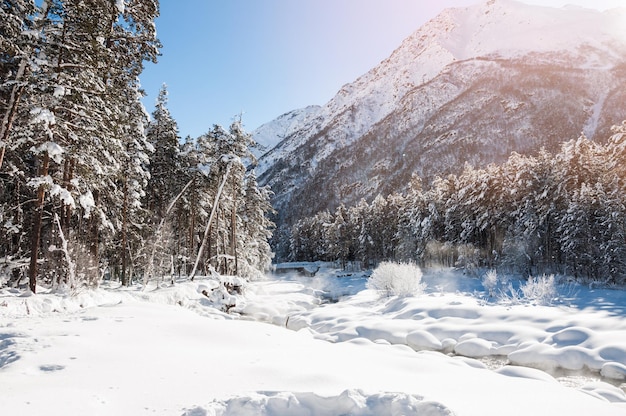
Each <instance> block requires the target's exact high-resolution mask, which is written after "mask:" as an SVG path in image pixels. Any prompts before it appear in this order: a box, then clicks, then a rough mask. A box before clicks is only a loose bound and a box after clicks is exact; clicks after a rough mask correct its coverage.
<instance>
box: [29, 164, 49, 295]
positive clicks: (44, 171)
mask: <svg viewBox="0 0 626 416" xmlns="http://www.w3.org/2000/svg"><path fill="white" fill-rule="evenodd" d="M49 166H50V156H49V155H48V152H45V153H44V155H43V161H42V164H41V168H40V169H39V176H47V175H48V167H49ZM45 196H46V187H45V185H43V184H41V185H39V188H38V189H37V205H36V207H35V215H34V217H33V227H32V234H31V245H30V268H29V270H28V286H29V287H30V291H31V292H33V293H36V292H37V261H38V260H39V244H40V242H41V223H42V219H43V208H44V200H45Z"/></svg>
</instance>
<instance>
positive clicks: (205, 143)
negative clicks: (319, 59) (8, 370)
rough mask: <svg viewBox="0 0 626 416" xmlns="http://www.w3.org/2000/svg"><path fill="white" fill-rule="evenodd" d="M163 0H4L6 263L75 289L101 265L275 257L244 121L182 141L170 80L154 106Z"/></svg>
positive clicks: (257, 261)
mask: <svg viewBox="0 0 626 416" xmlns="http://www.w3.org/2000/svg"><path fill="white" fill-rule="evenodd" d="M158 14H159V4H158V1H157V0H133V1H111V0H89V1H84V0H80V1H79V0H47V1H44V2H41V4H38V3H37V4H36V3H35V2H33V1H29V0H17V1H3V2H2V6H1V8H0V113H1V116H2V124H1V132H0V133H1V134H0V224H1V227H0V259H2V261H1V262H0V273H1V274H3V275H5V276H6V275H8V276H9V277H8V279H7V281H8V282H9V284H10V285H12V286H17V285H19V284H20V283H23V282H25V281H26V280H27V281H28V284H29V287H30V290H31V291H32V292H35V291H36V288H37V284H41V283H45V284H46V285H51V286H53V287H54V286H57V285H67V286H68V287H70V288H75V287H78V286H81V285H90V286H97V285H98V283H99V282H100V281H101V280H102V279H103V278H110V279H119V280H121V282H122V284H124V285H128V284H130V282H132V281H133V280H135V281H137V280H139V281H144V282H147V281H148V280H151V279H157V278H163V276H173V275H174V274H176V275H178V276H180V275H188V276H190V277H191V278H192V279H193V276H194V274H198V273H203V274H209V273H212V272H217V273H222V274H236V275H240V276H243V277H247V278H251V277H255V276H257V275H258V274H259V273H262V272H263V271H265V270H266V269H267V267H268V266H269V264H270V262H271V251H270V248H269V244H268V242H267V241H268V237H269V236H270V229H271V222H270V221H269V220H268V219H267V215H266V214H268V213H270V212H271V206H270V204H269V198H270V191H269V190H268V189H266V188H262V187H259V186H258V185H257V182H256V178H255V176H254V173H253V172H252V171H249V170H248V169H246V166H247V165H249V164H251V163H252V162H253V161H254V158H253V156H252V155H251V153H250V151H249V148H250V146H251V145H252V139H251V136H250V135H249V134H248V133H246V132H245V131H244V130H243V127H242V123H241V120H237V121H235V122H233V124H232V125H231V126H230V127H229V128H228V129H224V128H222V127H220V126H217V125H216V126H213V127H211V128H210V129H209V131H208V132H207V133H206V134H205V135H202V136H201V137H198V138H197V139H195V140H192V139H191V138H187V139H186V140H185V141H184V142H182V141H181V140H180V137H179V133H178V127H177V124H176V121H175V120H174V119H173V118H172V116H171V115H170V113H169V111H168V109H167V88H166V87H165V86H163V88H162V91H161V93H160V95H159V97H158V99H157V103H156V107H155V108H154V111H153V112H152V115H151V116H150V115H149V114H147V112H146V110H145V109H144V107H143V105H142V103H141V101H140V100H141V98H142V97H143V92H142V90H141V88H140V85H139V78H138V77H139V75H140V73H141V72H142V70H143V67H144V64H145V63H146V62H156V61H157V57H158V56H159V49H160V47H161V45H160V43H159V40H158V39H157V37H156V27H155V23H154V21H155V18H156V17H157V16H158Z"/></svg>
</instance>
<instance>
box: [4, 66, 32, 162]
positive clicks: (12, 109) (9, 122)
mask: <svg viewBox="0 0 626 416" xmlns="http://www.w3.org/2000/svg"><path fill="white" fill-rule="evenodd" d="M25 72H26V59H25V58H22V61H21V62H20V66H19V67H18V69H17V74H16V75H15V81H16V83H15V85H14V86H13V89H12V90H11V95H10V96H9V102H8V103H7V111H6V113H4V117H3V118H2V124H0V143H1V144H2V148H1V149H0V168H2V163H3V162H4V154H5V152H6V147H7V143H8V141H9V134H10V133H11V127H12V126H13V121H14V120H15V115H16V114H17V108H18V105H19V102H20V98H21V97H22V91H24V85H22V83H21V79H22V78H23V77H24V73H25Z"/></svg>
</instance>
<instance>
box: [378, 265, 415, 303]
mask: <svg viewBox="0 0 626 416" xmlns="http://www.w3.org/2000/svg"><path fill="white" fill-rule="evenodd" d="M425 286H426V285H425V284H424V283H422V270H421V269H420V268H419V266H417V265H415V264H413V263H392V262H382V263H380V265H379V266H378V267H377V268H376V269H374V271H373V272H372V275H371V276H370V278H369V280H368V282H367V287H368V289H374V290H377V291H379V292H382V293H384V294H385V295H386V296H414V295H419V294H420V293H422V292H423V291H424V288H425Z"/></svg>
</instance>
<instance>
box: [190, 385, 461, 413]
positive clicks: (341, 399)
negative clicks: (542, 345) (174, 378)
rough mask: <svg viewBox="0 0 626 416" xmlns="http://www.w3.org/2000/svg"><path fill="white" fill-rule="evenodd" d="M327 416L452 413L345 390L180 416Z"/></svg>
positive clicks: (217, 406) (403, 398)
mask: <svg viewBox="0 0 626 416" xmlns="http://www.w3.org/2000/svg"><path fill="white" fill-rule="evenodd" d="M286 414H289V415H311V416H315V415H329V414H337V415H343V414H349V415H355V416H369V415H372V416H373V415H377V416H396V415H397V416H400V415H407V414H419V415H423V416H451V415H453V414H454V413H453V412H452V411H450V410H449V409H448V408H447V407H446V406H444V405H443V404H441V403H437V402H431V401H424V400H423V398H422V397H419V396H415V395H409V394H403V393H378V394H371V395H367V394H366V393H364V392H363V391H361V390H346V391H344V392H343V393H341V394H340V395H338V396H331V397H324V396H318V395H317V394H314V393H293V392H262V393H257V394H254V395H251V396H243V397H236V398H232V399H230V400H227V401H216V402H214V403H212V404H211V405H210V406H209V407H208V408H207V409H203V408H201V407H196V408H193V409H189V410H187V411H186V412H185V413H184V414H183V415H184V416H200V415H215V416H226V415H238V416H246V415H250V416H256V415H267V416H272V415H286Z"/></svg>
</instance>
